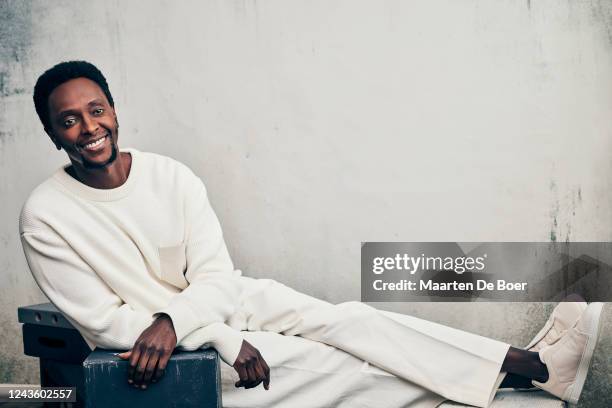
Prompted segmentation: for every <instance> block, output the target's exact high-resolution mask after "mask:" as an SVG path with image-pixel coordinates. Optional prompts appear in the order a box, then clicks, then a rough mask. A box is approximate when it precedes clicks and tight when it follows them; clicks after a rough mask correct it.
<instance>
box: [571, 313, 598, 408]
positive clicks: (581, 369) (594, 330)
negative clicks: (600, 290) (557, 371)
mask: <svg viewBox="0 0 612 408" xmlns="http://www.w3.org/2000/svg"><path fill="white" fill-rule="evenodd" d="M589 306H590V309H591V310H588V308H587V310H588V311H589V314H588V316H587V318H588V326H587V329H588V332H587V334H588V335H589V339H588V340H587V344H586V347H585V349H584V353H583V354H582V358H581V359H580V364H579V365H578V372H577V373H576V379H575V380H574V381H575V382H574V386H573V387H572V390H571V392H570V395H569V396H568V398H567V402H569V403H570V404H577V403H578V400H579V399H580V394H581V393H582V387H584V382H585V381H586V377H587V374H588V372H589V365H590V364H591V357H593V352H594V351H595V346H596V345H597V340H598V339H599V332H600V330H601V315H602V313H601V311H602V309H603V303H601V302H594V303H591V304H590V305H589Z"/></svg>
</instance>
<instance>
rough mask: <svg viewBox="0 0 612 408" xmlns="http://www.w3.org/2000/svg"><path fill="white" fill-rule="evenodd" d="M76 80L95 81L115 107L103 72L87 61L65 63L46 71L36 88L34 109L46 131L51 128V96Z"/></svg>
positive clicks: (37, 82)
mask: <svg viewBox="0 0 612 408" xmlns="http://www.w3.org/2000/svg"><path fill="white" fill-rule="evenodd" d="M75 78H87V79H90V80H92V81H94V82H95V83H96V84H98V86H99V87H100V88H101V89H102V92H104V95H106V99H108V103H110V106H112V107H115V102H114V101H113V96H112V95H111V93H110V90H109V89H108V83H107V82H106V78H104V75H102V72H100V70H99V69H98V68H97V67H96V66H95V65H93V64H91V63H89V62H87V61H64V62H60V63H59V64H57V65H55V66H54V67H52V68H50V69H48V70H46V71H45V72H44V73H43V74H42V75H41V76H40V77H38V80H37V81H36V85H35V86H34V107H35V108H36V113H37V114H38V117H39V118H40V121H41V122H42V124H43V126H44V127H45V129H49V128H50V120H49V103H48V100H49V95H51V92H53V90H54V89H55V88H57V87H58V86H60V85H61V84H63V83H64V82H68V81H70V80H71V79H75Z"/></svg>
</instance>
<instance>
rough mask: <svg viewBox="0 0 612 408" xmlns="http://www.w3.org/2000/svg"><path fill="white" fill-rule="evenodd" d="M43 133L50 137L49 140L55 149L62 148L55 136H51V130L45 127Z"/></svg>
mask: <svg viewBox="0 0 612 408" xmlns="http://www.w3.org/2000/svg"><path fill="white" fill-rule="evenodd" d="M45 133H46V134H47V135H48V136H49V138H50V139H51V141H52V142H53V144H54V145H55V147H56V148H57V150H62V145H61V144H60V143H59V141H58V140H57V138H56V137H55V136H53V132H51V131H50V130H49V129H47V128H45Z"/></svg>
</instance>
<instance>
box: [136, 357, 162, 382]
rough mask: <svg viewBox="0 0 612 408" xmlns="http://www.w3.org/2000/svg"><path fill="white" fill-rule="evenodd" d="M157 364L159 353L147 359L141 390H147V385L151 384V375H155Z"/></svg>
mask: <svg viewBox="0 0 612 408" xmlns="http://www.w3.org/2000/svg"><path fill="white" fill-rule="evenodd" d="M158 362H159V352H154V353H152V354H151V356H150V357H149V361H148V362H147V366H146V368H145V372H144V376H143V379H142V384H141V386H140V387H141V388H142V389H145V388H147V385H149V383H150V382H151V378H153V374H154V373H155V369H156V368H157V363H158Z"/></svg>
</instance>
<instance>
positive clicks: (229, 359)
mask: <svg viewBox="0 0 612 408" xmlns="http://www.w3.org/2000/svg"><path fill="white" fill-rule="evenodd" d="M191 174H192V178H191V180H193V183H191V185H190V188H188V189H187V195H186V197H185V204H184V205H185V210H184V211H185V223H186V225H187V228H186V232H185V245H186V257H187V271H186V273H185V278H186V279H187V281H188V282H189V286H187V287H186V288H185V289H184V290H183V291H182V292H181V293H179V294H177V295H175V296H174V297H173V298H172V299H171V300H170V302H169V304H168V305H167V306H166V307H165V308H163V309H161V310H158V311H157V312H156V313H166V314H168V315H169V316H170V317H171V319H172V322H173V324H174V329H175V332H176V336H177V339H178V340H179V341H182V340H183V339H185V342H186V343H189V344H192V342H193V341H194V339H199V338H200V337H201V336H203V335H204V337H207V336H206V335H205V333H206V331H207V330H210V329H208V328H207V327H208V326H209V325H213V324H214V326H213V327H221V329H218V330H216V331H215V334H216V335H217V336H218V338H217V339H216V346H215V348H217V351H219V354H220V355H221V357H222V358H223V360H224V361H225V362H226V363H228V364H230V365H232V364H233V363H234V362H235V360H236V357H237V356H238V353H239V351H240V348H241V345H242V334H241V333H240V332H239V331H237V330H234V329H231V328H229V327H228V326H226V325H222V326H219V324H222V323H224V322H225V321H227V320H228V319H229V318H230V316H232V315H233V314H234V313H235V311H236V308H237V306H238V299H239V296H240V287H239V282H238V280H237V277H238V276H240V271H235V270H234V265H233V263H232V260H231V259H230V256H229V253H228V251H227V247H226V245H225V241H224V240H223V233H222V231H221V226H220V224H219V221H218V219H217V216H216V215H215V213H214V211H213V209H212V207H211V205H210V203H209V201H208V198H207V194H206V188H205V187H204V184H203V183H202V181H201V180H200V179H199V178H198V177H196V176H195V175H193V173H191ZM203 328H207V330H200V329H203ZM198 330H200V331H198ZM188 335H189V336H188ZM186 336H188V338H186ZM196 343H197V342H196Z"/></svg>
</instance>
